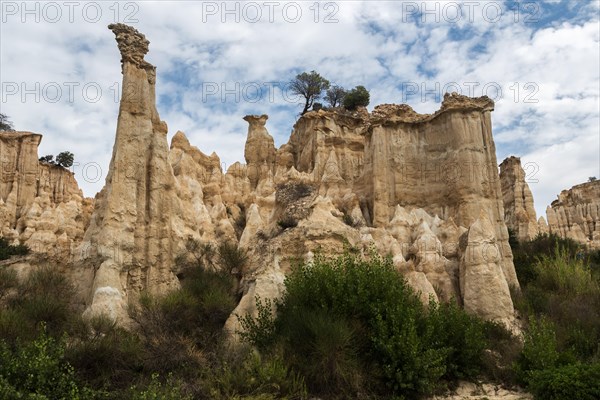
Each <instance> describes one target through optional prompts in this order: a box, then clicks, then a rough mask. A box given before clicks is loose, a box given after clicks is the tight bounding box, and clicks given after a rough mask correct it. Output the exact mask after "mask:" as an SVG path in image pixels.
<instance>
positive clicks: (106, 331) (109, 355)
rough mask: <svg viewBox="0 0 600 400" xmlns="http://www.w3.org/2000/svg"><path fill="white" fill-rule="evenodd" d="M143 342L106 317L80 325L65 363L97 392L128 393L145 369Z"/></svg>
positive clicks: (71, 338) (75, 328)
mask: <svg viewBox="0 0 600 400" xmlns="http://www.w3.org/2000/svg"><path fill="white" fill-rule="evenodd" d="M142 350H143V349H142V346H141V342H140V339H139V338H138V337H137V336H136V335H134V334H132V333H130V332H127V331H126V330H124V329H122V328H120V327H118V326H116V325H115V322H114V321H112V320H111V319H109V318H108V317H106V316H103V315H100V316H96V317H93V318H91V319H80V320H79V321H77V322H76V323H75V324H74V326H73V329H72V331H71V334H70V340H69V345H68V346H67V348H66V351H65V359H66V360H67V361H68V362H69V364H70V365H72V366H73V368H75V372H76V375H77V377H78V379H80V380H81V381H84V382H87V384H88V385H90V386H92V387H93V388H95V389H103V388H110V389H112V390H114V389H126V388H128V387H129V385H130V382H131V381H132V380H133V379H134V378H135V377H136V375H137V374H138V373H139V370H140V369H141V367H142V360H141V356H142Z"/></svg>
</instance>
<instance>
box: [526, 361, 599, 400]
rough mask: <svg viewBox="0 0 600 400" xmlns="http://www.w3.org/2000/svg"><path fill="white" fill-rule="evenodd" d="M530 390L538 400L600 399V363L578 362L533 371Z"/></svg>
mask: <svg viewBox="0 0 600 400" xmlns="http://www.w3.org/2000/svg"><path fill="white" fill-rule="evenodd" d="M529 390H531V392H532V393H533V394H534V396H535V399H536V400H574V399H577V400H597V399H600V363H598V362H596V363H593V364H582V363H576V364H571V365H565V366H562V367H555V368H549V369H543V370H538V371H533V372H532V373H531V376H530V378H529Z"/></svg>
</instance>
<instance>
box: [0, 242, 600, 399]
mask: <svg viewBox="0 0 600 400" xmlns="http://www.w3.org/2000/svg"><path fill="white" fill-rule="evenodd" d="M512 244H513V246H514V248H513V251H514V255H515V264H516V268H517V273H518V275H519V278H520V280H521V282H523V284H522V290H521V291H520V292H518V291H516V290H515V294H514V298H515V305H516V307H517V308H518V310H519V311H520V314H521V315H522V320H523V323H524V337H523V340H522V341H520V340H518V339H517V338H515V337H514V336H512V335H511V334H510V333H509V332H508V331H506V330H505V329H504V328H503V327H502V326H500V325H497V324H493V323H489V322H484V321H481V320H479V319H477V318H475V317H473V316H470V315H468V314H466V313H465V312H463V311H462V310H461V309H460V308H459V307H458V306H456V305H454V304H448V305H446V304H442V305H438V304H434V303H431V304H429V305H428V306H425V305H423V304H422V303H421V302H420V301H419V300H418V298H417V296H416V295H415V294H414V293H413V292H412V290H411V289H410V288H409V287H408V286H407V284H406V283H405V281H404V279H403V278H402V276H401V275H400V274H399V273H398V272H397V271H396V270H395V269H394V267H393V265H392V263H391V261H390V260H389V259H387V258H382V257H379V256H377V255H371V256H370V257H369V259H368V260H364V259H359V258H357V257H356V256H353V255H350V254H345V255H342V256H339V257H337V258H326V257H324V256H322V255H318V256H317V257H316V258H315V260H314V261H313V262H312V263H310V264H299V265H297V266H295V267H294V268H293V270H292V271H291V273H290V274H289V275H288V277H287V279H286V282H285V283H286V292H285V295H284V296H283V297H282V298H281V299H280V300H279V301H277V302H272V301H270V300H268V299H260V298H259V299H257V304H258V311H259V313H258V316H257V318H251V317H241V320H240V321H241V325H242V331H241V332H239V333H240V335H241V337H242V339H243V342H245V343H248V344H251V345H252V346H242V347H240V346H237V347H231V346H230V345H228V342H226V340H225V335H224V333H223V329H222V328H223V325H224V323H225V320H226V319H227V318H228V316H229V315H230V313H231V312H232V311H233V309H234V307H235V305H236V304H237V303H238V301H239V294H238V289H237V285H238V284H239V277H240V274H241V272H242V271H244V269H245V268H246V267H247V266H246V263H247V257H246V255H245V254H244V253H243V252H241V251H239V250H238V249H237V247H236V246H235V245H233V244H228V243H224V244H222V245H221V246H218V247H211V246H202V245H198V244H197V243H194V242H190V243H188V245H187V249H188V254H186V255H185V257H180V258H179V259H178V263H179V265H180V266H181V272H180V274H179V275H178V276H180V278H181V282H182V288H181V289H180V290H178V291H175V292H172V293H170V294H169V295H167V296H164V297H161V298H156V297H151V296H148V295H143V296H142V298H141V301H140V306H139V307H137V308H135V309H131V310H130V314H131V317H132V319H133V320H134V321H135V323H136V326H135V329H134V330H131V331H126V330H124V329H122V328H119V327H118V326H116V325H115V324H114V323H112V322H111V321H110V320H108V319H107V318H104V317H96V318H92V319H88V320H83V319H82V318H81V317H80V315H81V311H82V310H81V308H80V306H79V305H77V304H71V303H70V299H72V298H74V289H73V287H72V285H71V283H70V282H69V281H68V280H67V279H66V278H65V277H64V275H62V274H60V273H58V272H57V271H56V270H55V269H52V268H41V269H38V270H36V271H34V272H32V273H31V274H30V275H29V276H28V277H27V278H26V279H22V278H21V279H17V276H16V274H15V273H14V272H12V271H11V270H9V269H7V268H6V267H1V266H0V306H1V308H0V398H3V399H36V400H44V399H107V400H109V399H131V400H142V399H143V400H146V399H166V400H168V399H217V400H218V399H255V400H258V399H261V400H269V399H307V398H310V397H311V396H319V397H320V398H322V399H352V398H355V399H391V398H395V399H403V398H404V399H418V398H422V397H424V396H426V395H428V394H431V393H434V392H441V391H444V390H445V389H447V388H451V387H452V386H453V385H454V384H455V383H456V382H457V380H459V379H467V380H471V379H485V380H491V381H495V382H501V383H504V384H506V385H516V384H518V385H522V386H526V387H527V388H528V389H529V390H530V391H531V392H532V393H534V395H535V396H536V400H537V399H544V400H545V399H552V400H562V399H569V400H572V399H583V400H587V399H596V398H599V396H600V383H599V382H600V362H599V360H600V346H599V343H600V315H599V313H598V310H599V309H600V282H599V278H598V276H599V274H598V271H599V264H600V263H599V262H598V261H599V260H600V256H599V255H598V253H597V252H595V253H592V252H586V251H584V249H582V248H580V247H579V246H578V245H577V244H576V243H573V242H571V241H564V240H562V239H559V238H556V237H554V236H540V237H538V238H537V239H536V240H534V241H532V242H529V243H520V244H517V243H516V242H514V241H513V242H512ZM6 245H7V244H6Z"/></svg>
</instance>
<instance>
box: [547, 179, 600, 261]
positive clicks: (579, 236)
mask: <svg viewBox="0 0 600 400" xmlns="http://www.w3.org/2000/svg"><path fill="white" fill-rule="evenodd" d="M546 215H547V217H548V226H549V228H550V232H552V233H556V234H557V235H559V236H561V237H564V238H570V239H573V240H576V241H578V242H580V243H583V244H585V245H588V246H590V247H592V248H595V249H600V181H592V182H586V183H582V184H579V185H575V186H573V187H572V188H571V189H569V190H563V191H562V192H560V194H559V195H558V198H557V199H556V200H554V201H553V202H552V204H551V205H549V206H548V208H546Z"/></svg>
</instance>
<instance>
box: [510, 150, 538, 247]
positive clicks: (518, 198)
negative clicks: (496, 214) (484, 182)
mask: <svg viewBox="0 0 600 400" xmlns="http://www.w3.org/2000/svg"><path fill="white" fill-rule="evenodd" d="M500 184H501V187H502V199H503V201H504V221H505V222H506V226H508V228H509V229H511V230H512V231H513V232H514V233H515V235H516V237H517V239H518V240H519V241H527V240H532V239H534V238H535V237H536V236H537V235H538V234H540V233H548V226H547V224H546V221H545V220H544V217H540V219H539V220H537V219H536V214H535V208H534V206H533V195H532V194H531V190H529V185H528V184H527V181H526V180H525V171H524V170H523V167H521V159H520V158H518V157H514V156H511V157H507V158H506V159H505V160H504V161H502V164H500Z"/></svg>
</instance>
